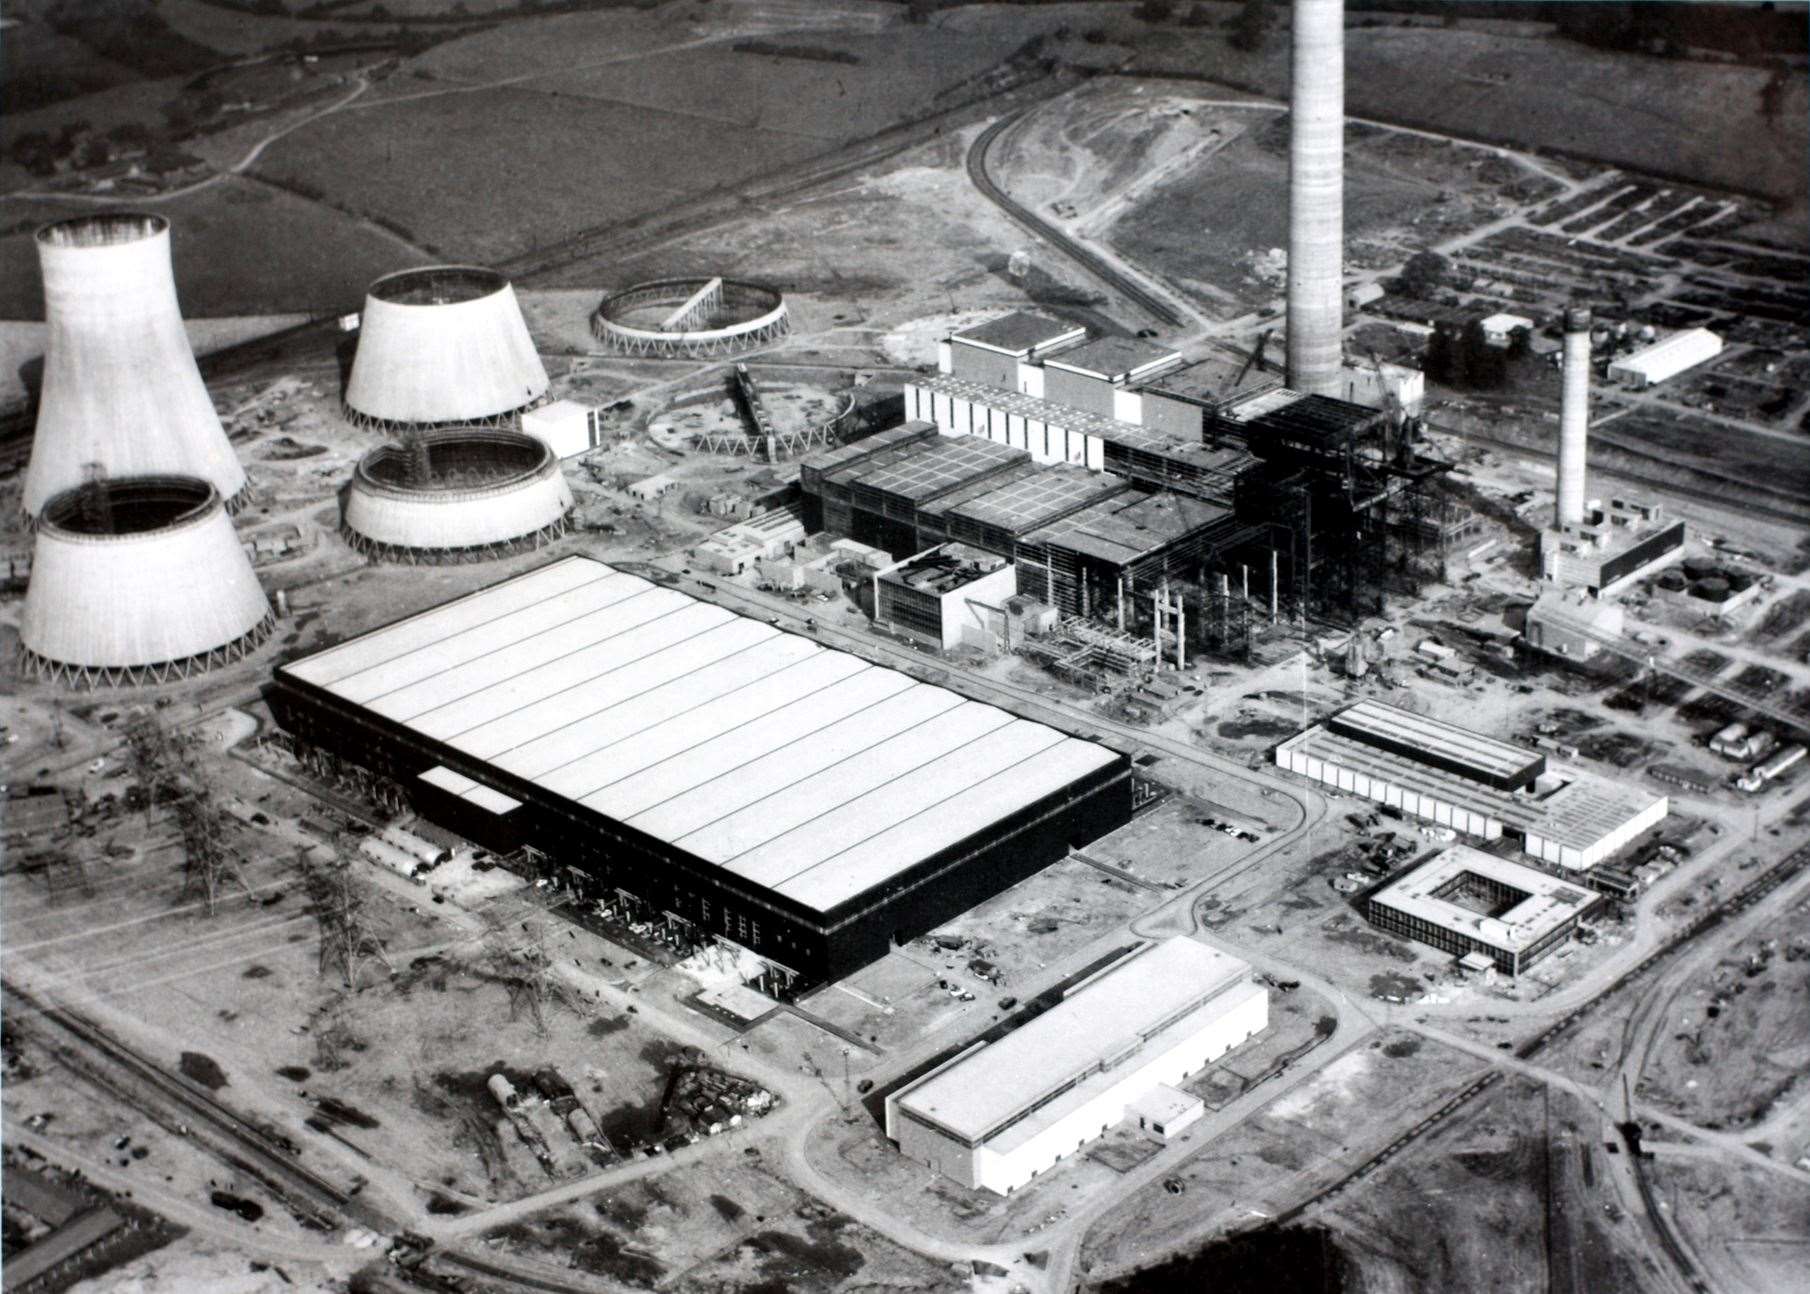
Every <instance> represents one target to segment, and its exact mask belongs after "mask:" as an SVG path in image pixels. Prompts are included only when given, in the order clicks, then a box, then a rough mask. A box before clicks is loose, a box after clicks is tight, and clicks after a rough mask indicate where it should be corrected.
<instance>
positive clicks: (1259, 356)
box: [1230, 328, 1276, 391]
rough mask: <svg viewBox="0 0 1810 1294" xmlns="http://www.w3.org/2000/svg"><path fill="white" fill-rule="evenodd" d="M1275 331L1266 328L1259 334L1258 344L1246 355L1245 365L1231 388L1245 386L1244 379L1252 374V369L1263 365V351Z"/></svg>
mask: <svg viewBox="0 0 1810 1294" xmlns="http://www.w3.org/2000/svg"><path fill="white" fill-rule="evenodd" d="M1275 331H1276V330H1275V329H1274V328H1265V329H1264V330H1263V331H1262V332H1261V333H1259V334H1257V344H1256V345H1255V346H1253V347H1252V348H1251V353H1250V354H1249V355H1248V356H1246V357H1245V361H1244V367H1243V368H1241V369H1239V370H1238V376H1237V377H1235V378H1233V379H1232V385H1231V388H1230V389H1231V390H1233V391H1236V390H1237V389H1238V388H1239V387H1241V386H1243V385H1244V379H1245V378H1247V377H1249V376H1250V375H1251V370H1252V369H1254V368H1262V367H1263V352H1264V351H1266V350H1268V349H1269V344H1270V334H1271V333H1273V332H1275Z"/></svg>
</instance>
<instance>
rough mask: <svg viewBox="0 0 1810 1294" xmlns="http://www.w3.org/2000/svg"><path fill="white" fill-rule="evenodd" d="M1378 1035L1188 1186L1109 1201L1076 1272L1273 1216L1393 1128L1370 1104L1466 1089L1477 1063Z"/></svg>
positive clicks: (1182, 1173) (1118, 1264)
mask: <svg viewBox="0 0 1810 1294" xmlns="http://www.w3.org/2000/svg"><path fill="white" fill-rule="evenodd" d="M1401 1040H1403V1036H1402V1035H1394V1034H1384V1035H1381V1036H1379V1037H1378V1038H1376V1039H1373V1040H1372V1041H1371V1042H1369V1043H1368V1044H1365V1045H1364V1046H1362V1047H1360V1048H1358V1049H1356V1050H1354V1051H1348V1052H1346V1053H1345V1054H1344V1055H1342V1056H1340V1057H1339V1058H1338V1059H1337V1060H1335V1061H1334V1062H1333V1063H1332V1064H1330V1065H1328V1066H1327V1067H1326V1068H1325V1069H1324V1070H1322V1071H1321V1072H1320V1073H1318V1074H1316V1075H1315V1076H1313V1077H1312V1078H1311V1079H1309V1080H1307V1081H1306V1082H1305V1083H1303V1084H1302V1085H1301V1086H1299V1087H1297V1088H1295V1089H1294V1090H1292V1091H1290V1092H1288V1093H1286V1094H1284V1095H1283V1096H1282V1097H1281V1098H1280V1099H1278V1100H1275V1101H1273V1102H1271V1103H1270V1104H1269V1105H1268V1106H1266V1107H1264V1109H1263V1110H1262V1111H1261V1112H1260V1113H1258V1114H1256V1115H1255V1116H1253V1117H1250V1118H1247V1119H1245V1120H1244V1121H1243V1122H1242V1123H1240V1124H1239V1125H1238V1127H1237V1128H1235V1129H1233V1130H1232V1131H1231V1132H1229V1133H1227V1134H1226V1135H1224V1136H1222V1137H1219V1138H1218V1139H1216V1140H1214V1141H1212V1142H1210V1143H1208V1144H1207V1145H1206V1146H1204V1147H1202V1148H1201V1149H1200V1150H1199V1151H1198V1152H1197V1153H1196V1154H1194V1155H1193V1156H1192V1157H1191V1158H1189V1159H1187V1160H1186V1161H1185V1162H1183V1163H1182V1164H1181V1165H1179V1166H1178V1167H1177V1168H1176V1169H1175V1170H1174V1172H1173V1173H1172V1174H1171V1176H1173V1177H1174V1178H1176V1179H1178V1180H1179V1181H1180V1182H1181V1183H1182V1184H1183V1186H1184V1187H1185V1191H1184V1193H1183V1194H1179V1195H1177V1194H1173V1193H1171V1192H1168V1191H1165V1190H1163V1189H1162V1188H1161V1187H1160V1186H1158V1185H1154V1184H1153V1185H1152V1186H1151V1187H1149V1188H1146V1189H1145V1190H1143V1191H1140V1192H1139V1193H1138V1194H1137V1195H1135V1196H1133V1197H1131V1198H1130V1199H1128V1200H1126V1201H1124V1202H1123V1203H1121V1204H1118V1205H1115V1206H1114V1207H1113V1208H1112V1209H1110V1210H1109V1211H1107V1212H1106V1213H1105V1214H1104V1215H1103V1216H1102V1217H1101V1218H1100V1220H1099V1221H1098V1222H1096V1223H1095V1224H1094V1226H1093V1227H1092V1228H1091V1229H1090V1230H1089V1231H1088V1234H1087V1240H1086V1242H1085V1245H1084V1247H1083V1250H1082V1257H1081V1267H1080V1270H1081V1271H1083V1272H1085V1273H1086V1274H1087V1275H1088V1277H1089V1278H1090V1279H1093V1280H1101V1279H1105V1278H1107V1277H1109V1276H1112V1275H1115V1274H1121V1273H1123V1272H1126V1271H1128V1270H1130V1269H1132V1268H1135V1267H1138V1266H1140V1265H1143V1264H1145V1263H1147V1262H1149V1261H1151V1260H1152V1259H1153V1258H1155V1257H1158V1256H1161V1255H1162V1254H1164V1253H1165V1252H1166V1251H1167V1250H1168V1249H1169V1248H1170V1247H1171V1246H1173V1245H1175V1244H1176V1243H1178V1242H1180V1241H1182V1240H1184V1239H1186V1240H1187V1241H1188V1242H1189V1243H1198V1241H1199V1240H1200V1239H1204V1238H1206V1237H1207V1236H1209V1235H1212V1234H1214V1233H1221V1234H1223V1233H1224V1232H1226V1231H1230V1230H1243V1229H1245V1228H1246V1227H1248V1226H1249V1225H1251V1224H1252V1223H1253V1222H1258V1221H1261V1220H1262V1218H1263V1217H1264V1216H1273V1215H1274V1214H1275V1213H1276V1212H1279V1211H1280V1210H1281V1209H1282V1208H1284V1207H1287V1204H1288V1203H1290V1202H1292V1201H1293V1200H1294V1199H1296V1198H1297V1197H1298V1196H1299V1195H1300V1194H1301V1193H1303V1192H1305V1191H1306V1190H1309V1189H1311V1188H1312V1187H1313V1185H1314V1184H1315V1183H1329V1182H1331V1181H1333V1180H1335V1179H1336V1178H1338V1177H1339V1176H1341V1175H1343V1174H1344V1173H1345V1172H1349V1171H1350V1169H1351V1168H1353V1167H1355V1166H1356V1165H1357V1164H1358V1163H1360V1162H1362V1161H1363V1160H1364V1159H1365V1158H1366V1157H1368V1156H1369V1155H1370V1154H1373V1153H1375V1151H1376V1150H1378V1149H1380V1148H1381V1146H1382V1145H1383V1144H1385V1143H1386V1142H1387V1141H1388V1140H1389V1138H1390V1137H1391V1136H1392V1135H1393V1133H1392V1132H1390V1131H1388V1127H1389V1125H1388V1123H1387V1121H1385V1120H1374V1119H1371V1118H1369V1117H1368V1116H1367V1115H1366V1113H1365V1112H1366V1111H1369V1110H1373V1109H1382V1108H1389V1107H1392V1106H1395V1105H1397V1104H1398V1103H1399V1104H1400V1105H1402V1106H1404V1107H1413V1108H1422V1109H1426V1108H1431V1107H1432V1106H1434V1105H1436V1104H1438V1102H1439V1100H1440V1096H1439V1093H1442V1092H1444V1093H1448V1094H1449V1093H1451V1092H1455V1091H1457V1090H1458V1089H1460V1088H1462V1087H1464V1086H1465V1085H1466V1084H1468V1083H1469V1082H1470V1081H1471V1080H1472V1079H1474V1078H1476V1077H1477V1075H1478V1074H1479V1073H1480V1072H1481V1068H1482V1067H1481V1066H1480V1065H1478V1064H1476V1063H1474V1062H1471V1061H1469V1060H1467V1059H1465V1058H1463V1057H1461V1056H1458V1055H1456V1054H1454V1053H1452V1052H1450V1051H1449V1050H1447V1049H1445V1048H1443V1047H1440V1046H1438V1045H1435V1044H1422V1043H1419V1040H1418V1039H1408V1040H1407V1041H1409V1042H1411V1043H1414V1044H1417V1045H1412V1046H1407V1047H1402V1046H1393V1045H1391V1044H1392V1043H1393V1042H1397V1041H1401Z"/></svg>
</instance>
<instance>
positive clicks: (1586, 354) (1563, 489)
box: [1554, 307, 1590, 527]
mask: <svg viewBox="0 0 1810 1294" xmlns="http://www.w3.org/2000/svg"><path fill="white" fill-rule="evenodd" d="M1564 363H1565V369H1564V390H1563V393H1562V395H1561V397H1560V399H1561V403H1560V405H1559V484H1558V509H1557V516H1556V517H1555V518H1554V524H1555V525H1557V526H1560V527H1564V526H1581V525H1583V524H1584V509H1585V507H1586V500H1585V497H1584V496H1585V494H1586V492H1587V491H1588V488H1589V487H1588V483H1587V482H1586V480H1585V476H1586V460H1587V457H1588V451H1589V440H1590V312H1589V311H1588V310H1584V309H1580V308H1577V307H1573V308H1571V309H1569V310H1567V311H1565V357H1564Z"/></svg>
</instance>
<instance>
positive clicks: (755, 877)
mask: <svg viewBox="0 0 1810 1294" xmlns="http://www.w3.org/2000/svg"><path fill="white" fill-rule="evenodd" d="M268 696H269V702H270V706H271V710H272V713H273V714H274V715H275V716H276V718H277V721H278V722H279V723H280V724H281V725H282V726H283V727H284V728H285V729H287V730H288V731H289V732H290V733H291V734H293V736H294V737H295V738H296V740H297V741H298V743H299V745H300V746H301V748H302V749H303V751H304V753H310V752H318V753H320V754H321V755H324V756H328V757H331V758H336V759H339V760H344V761H347V762H351V763H355V764H359V765H362V766H364V767H366V768H368V769H369V770H371V771H372V772H374V773H376V774H377V775H379V776H381V777H384V778H387V779H389V780H390V781H391V782H393V783H394V784H396V785H398V786H401V787H403V788H406V789H407V790H408V791H409V793H410V794H411V795H412V796H413V797H414V798H415V800H416V802H417V803H418V805H419V806H420V808H421V810H422V812H423V813H424V814H425V815H426V816H427V817H429V818H430V819H432V820H435V821H438V822H440V823H441V824H442V825H444V826H446V827H448V828H450V829H452V830H455V831H458V832H460V833H461V834H463V835H466V836H468V837H469V838H471V839H473V840H477V841H479V842H481V843H484V844H486V845H488V846H489V847H491V848H496V849H510V848H515V847H520V846H524V845H531V846H533V847H534V848H535V849H537V850H539V851H540V852H541V853H543V854H544V855H545V856H546V857H547V858H548V859H549V860H551V861H552V863H553V865H554V866H556V867H557V868H558V869H559V870H560V872H561V874H562V875H563V876H565V877H566V878H568V879H569V880H570V881H571V882H572V884H573V886H574V887H575V889H577V890H578V892H579V894H580V895H581V897H582V898H584V899H586V900H588V901H597V902H601V903H603V904H606V905H607V906H609V907H610V908H611V909H612V910H614V911H617V912H619V913H623V914H626V915H628V916H630V917H632V918H634V919H636V920H645V921H649V922H653V923H655V924H656V925H657V926H659V927H660V928H661V930H663V931H665V932H667V933H669V934H670V935H672V936H673V937H675V938H677V939H681V940H683V941H685V942H691V943H697V942H707V941H710V940H724V941H728V942H730V943H733V944H736V945H737V946H739V947H741V948H744V949H747V950H750V951H752V952H753V953H754V954H755V955H756V956H758V957H760V958H761V959H762V961H763V962H764V964H765V965H766V967H767V968H768V974H767V978H766V983H767V984H768V986H769V987H774V988H776V989H784V988H788V987H789V988H794V989H795V988H798V987H801V986H803V985H805V984H810V983H817V982H821V981H823V980H826V979H835V978H840V977H841V976H844V975H847V974H849V973H851V972H853V971H855V970H858V969H859V968H860V967H862V966H865V965H867V964H868V963H870V962H872V961H874V960H875V959H877V958H879V957H881V956H883V955H885V953H886V952H887V950H888V949H890V948H892V947H895V946H897V945H898V944H900V943H902V942H904V941H907V940H909V939H911V938H913V937H915V936H917V935H920V934H922V933H924V932H925V931H927V930H930V929H932V928H934V927H935V926H936V925H938V924H940V923H942V922H944V921H947V920H949V919H950V918H952V917H954V916H956V915H958V914H960V913H962V912H964V911H966V910H967V909H969V908H971V907H973V906H974V905H975V904H977V903H979V902H981V901H982V900H984V899H987V898H989V897H991V896H992V895H994V894H997V893H999V892H1000V891H1001V890H1004V889H1006V888H1008V887H1009V886H1011V885H1013V884H1016V883H1017V882H1018V881H1020V880H1023V879H1024V878H1025V877H1027V876H1029V875H1031V874H1032V873H1034V872H1036V871H1038V870H1040V869H1042V868H1043V867H1045V866H1047V865H1048V864H1050V863H1052V862H1055V861H1057V860H1059V859H1060V858H1062V857H1064V856H1065V855H1066V854H1067V852H1068V850H1069V849H1070V848H1071V847H1073V846H1078V845H1080V844H1083V843H1085V842H1088V841H1091V840H1093V839H1095V838H1096V837H1098V836H1100V835H1103V834H1105V833H1106V832H1108V831H1111V830H1113V829H1115V828H1116V827H1118V826H1121V825H1123V824H1124V823H1125V822H1126V821H1128V820H1129V818H1130V815H1131V798H1132V788H1131V767H1130V761H1129V760H1128V758H1127V757H1126V756H1124V755H1121V754H1118V753H1116V752H1114V751H1111V750H1108V749H1106V748H1104V747H1102V746H1099V745H1096V744H1094V743H1092V742H1087V741H1081V740H1077V739H1075V738H1072V737H1068V736H1065V735H1064V734H1062V733H1060V732H1058V731H1056V730H1055V729H1052V728H1049V727H1046V726H1044V725H1042V724H1038V723H1032V722H1029V721H1027V720H1022V719H1018V718H1015V717H1014V716H1012V715H1010V714H1008V713H1006V712H1005V711H1003V710H999V709H997V708H995V707H993V706H990V705H985V704H982V703H980V702H976V701H969V700H966V699H965V698H963V697H961V696H959V695H957V694H956V693H953V692H950V691H948V690H946V689H944V688H940V687H936V686H933V685H931V684H927V683H919V682H917V681H916V680H914V679H912V678H911V677H909V676H908V675H905V674H902V673H900V672H898V671H896V670H892V669H888V668H885V667H883V666H878V665H873V664H870V663H869V662H867V661H865V660H862V659H861V658H859V657H857V656H854V655H851V654H849V653H847V652H842V651H837V650H834V649H831V648H828V647H825V646H824V645H823V644H821V643H819V642H817V641H816V640H815V639H813V638H810V637H808V636H804V635H799V634H792V633H787V632H785V631H783V630H780V629H778V628H775V627H773V626H771V625H768V624H766V623H764V622H762V621H759V620H755V619H751V618H747V617H744V616H740V615H737V614H736V613H734V612H732V611H729V610H727V609H725V608H722V607H718V606H715V605H712V604H709V603H704V602H699V601H697V600H695V599H693V598H691V597H689V596H687V595H686V594H684V593H681V592H678V591H677V590H674V589H670V588H663V587H661V586H659V585H656V584H653V583H650V582H649V581H646V580H643V579H640V578H638V577H636V576H633V575H629V574H627V573H625V572H621V571H618V570H615V569H614V568H612V567H610V566H607V565H605V564H603V563H601V562H597V561H593V560H591V559H589V558H584V557H569V558H565V559H563V560H560V561H557V562H554V563H552V564H550V565H547V566H543V567H540V568H539V569H537V570H534V571H530V572H528V573H527V574H525V575H520V576H517V577H515V578H513V579H509V580H505V581H503V582H502V583H500V584H496V585H493V586H491V587H490V588H487V589H484V590H481V591H480V592H477V593H474V594H471V595H469V596H467V597H463V598H460V599H457V600H456V601H453V602H449V603H446V604H444V605H442V606H439V607H436V608H434V609H432V610H429V611H425V612H422V613H421V614H419V615H415V616H411V617H409V618H407V619H405V620H401V621H398V622H397V623H395V624H392V625H389V626H387V627H385V628H382V629H378V630H374V631H372V632H370V633H367V634H364V635H361V636H360V637H357V638H354V639H352V640H350V641H349V642H346V643H342V644H340V645H339V646H337V647H333V648H330V649H328V650H326V651H323V652H318V653H316V654H315V655H312V656H309V657H307V658H305V659H302V660H299V661H295V662H292V663H289V664H286V665H283V666H281V667H280V668H279V669H278V670H277V671H276V673H275V677H274V679H273V682H272V686H271V688H270V691H269V694H268Z"/></svg>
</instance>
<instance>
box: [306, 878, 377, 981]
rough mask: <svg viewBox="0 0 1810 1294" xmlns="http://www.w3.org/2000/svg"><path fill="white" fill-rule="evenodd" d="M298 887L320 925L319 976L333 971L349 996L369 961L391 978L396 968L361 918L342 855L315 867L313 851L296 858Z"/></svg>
mask: <svg viewBox="0 0 1810 1294" xmlns="http://www.w3.org/2000/svg"><path fill="white" fill-rule="evenodd" d="M296 866H297V868H298V869H299V870H300V871H301V873H302V885H303V887H304V888H305V889H306V890H307V891H308V902H309V907H310V910H311V911H312V912H313V914H314V918H315V920H316V921H318V922H319V923H320V932H321V946H320V973H321V974H322V975H325V974H326V973H327V972H328V971H329V970H330V969H333V968H335V967H337V968H338V969H339V972H340V976H341V978H342V979H343V980H344V981H345V986H346V988H347V990H349V991H350V992H353V993H356V992H357V991H358V978H359V971H360V970H361V969H362V968H363V967H364V965H365V963H366V962H368V961H370V960H371V959H372V958H375V959H377V960H378V961H380V962H382V963H383V966H384V969H385V970H387V971H389V972H390V973H391V974H394V973H395V970H396V968H395V967H394V966H392V965H391V964H390V958H389V955H388V954H387V953H385V952H384V950H383V941H382V940H381V939H379V938H378V937H377V936H376V935H375V934H373V933H372V932H371V928H370V924H369V921H368V920H367V918H366V917H365V914H364V894H363V892H362V891H361V890H360V889H359V887H358V884H357V882H356V881H355V880H354V879H353V876H352V864H351V862H350V861H349V860H348V859H347V858H346V857H345V856H344V855H336V856H335V857H334V858H333V859H332V860H331V861H330V862H327V863H324V864H323V863H316V862H315V861H314V859H313V850H312V849H311V848H309V849H303V850H302V851H301V852H300V853H299V854H298V855H297V857H296Z"/></svg>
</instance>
